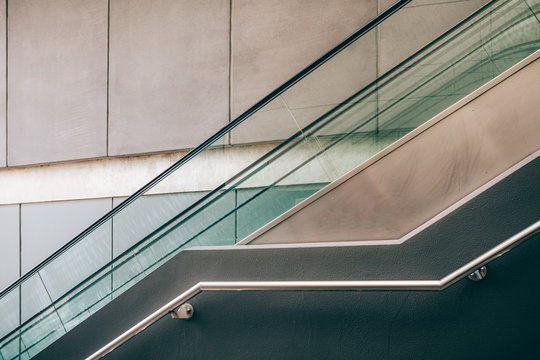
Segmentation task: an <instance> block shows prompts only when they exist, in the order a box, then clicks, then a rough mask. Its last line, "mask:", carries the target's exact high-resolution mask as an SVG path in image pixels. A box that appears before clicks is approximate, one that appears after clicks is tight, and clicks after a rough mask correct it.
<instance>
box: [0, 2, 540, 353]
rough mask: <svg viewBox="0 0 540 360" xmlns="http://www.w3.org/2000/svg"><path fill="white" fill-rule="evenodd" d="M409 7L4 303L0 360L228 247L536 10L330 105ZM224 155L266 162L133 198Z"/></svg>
mask: <svg viewBox="0 0 540 360" xmlns="http://www.w3.org/2000/svg"><path fill="white" fill-rule="evenodd" d="M414 5H415V1H414V0H413V1H412V2H409V1H402V2H399V3H398V4H396V5H395V6H393V7H391V8H390V9H389V10H387V11H385V12H384V13H383V14H382V15H381V16H379V17H378V18H377V19H375V20H373V21H372V22H370V23H369V24H367V25H366V26H365V27H364V28H362V29H361V30H360V31H359V32H357V33H356V34H355V35H354V36H352V37H351V38H349V39H348V40H347V41H345V42H344V43H343V44H340V46H338V48H336V49H334V50H333V51H332V52H330V53H328V54H327V55H325V57H323V60H321V61H320V62H317V63H316V64H315V65H314V66H311V67H309V68H307V69H306V70H305V71H304V72H302V73H301V74H300V75H298V76H297V77H295V78H294V79H292V80H291V81H290V82H288V83H286V84H285V85H284V86H282V87H281V88H280V89H278V90H276V91H275V92H274V93H272V94H270V95H269V96H268V97H266V98H265V99H263V100H261V102H259V103H258V104H257V105H256V106H254V107H253V108H252V109H250V110H248V111H247V112H246V113H244V114H242V115H241V116H240V117H239V118H238V119H236V120H235V121H233V122H231V123H230V124H229V125H227V126H226V127H225V128H224V129H222V130H221V131H220V132H218V133H217V134H216V135H214V136H213V137H211V138H210V139H209V140H207V141H205V142H204V143H203V144H201V145H200V146H198V147H197V148H195V149H194V150H193V151H191V152H190V153H189V154H187V155H186V156H185V157H184V158H182V159H181V160H179V161H178V162H177V163H176V164H175V165H173V166H172V167H171V168H170V169H168V170H167V171H165V172H164V173H163V174H162V175H160V176H159V177H158V178H156V179H155V180H153V181H152V182H151V183H149V184H148V185H147V186H145V187H144V188H143V189H141V190H140V191H138V192H137V193H136V194H134V195H133V196H132V197H130V198H128V199H127V200H125V201H124V202H123V203H122V204H121V205H119V206H118V207H116V208H115V209H113V211H112V212H111V213H109V214H107V215H106V216H105V217H103V218H102V219H100V220H99V221H98V222H97V223H96V224H94V225H93V226H92V227H90V228H89V229H87V230H86V231H85V232H83V233H82V234H81V235H79V236H78V237H77V238H76V239H74V240H73V241H72V242H70V243H69V244H68V245H66V246H65V247H63V248H62V249H60V250H59V251H58V252H57V253H55V254H54V255H53V256H52V257H51V258H49V259H47V260H46V261H45V262H44V263H42V264H40V265H39V266H38V267H37V268H36V269H34V270H33V271H31V272H30V273H29V274H27V275H26V276H24V277H23V278H21V279H20V280H19V281H18V282H16V283H15V284H13V285H12V286H10V287H9V288H8V289H6V291H4V292H3V293H2V294H1V295H0V296H1V298H0V312H1V313H2V316H3V318H4V319H5V320H4V321H3V324H2V333H1V334H0V336H1V340H0V354H1V357H2V358H3V359H13V358H21V359H24V358H30V357H32V356H35V355H37V354H38V353H39V352H40V351H41V350H43V349H45V348H46V347H47V346H48V345H49V344H51V343H52V342H54V341H55V340H56V339H58V338H60V337H61V336H63V335H64V334H66V333H67V332H69V331H70V330H72V329H73V328H75V327H76V326H77V325H78V324H80V323H81V322H82V321H84V320H85V319H87V318H88V317H89V316H90V315H92V314H93V313H95V312H97V311H98V310H99V309H101V308H102V307H103V306H105V305H106V304H108V303H110V302H111V301H113V300H114V299H116V298H117V297H118V296H120V295H121V294H122V293H123V292H124V291H126V290H127V289H128V288H130V287H131V286H133V285H134V284H135V283H137V282H138V281H140V280H141V279H143V278H144V277H146V276H147V275H148V274H150V273H152V272H153V271H154V270H156V269H157V268H159V267H161V265H163V264H165V263H166V262H167V261H168V260H169V259H171V258H172V257H173V256H175V255H176V254H178V252H179V251H181V250H182V249H186V248H188V247H192V246H201V245H202V246H216V245H232V244H235V243H236V242H239V241H241V240H242V239H244V238H246V237H247V236H249V235H250V234H252V233H253V232H255V231H256V230H257V229H259V228H260V227H261V226H264V225H265V224H267V223H269V222H271V221H272V220H274V219H275V218H276V217H279V216H281V215H282V214H283V213H285V212H286V211H288V210H290V209H291V208H293V207H294V206H296V205H297V204H298V203H301V202H302V201H303V199H305V198H309V197H310V196H311V195H313V194H315V193H316V192H318V191H319V190H321V189H323V188H324V187H326V186H327V185H328V184H331V183H332V182H334V181H336V180H338V179H340V178H341V177H343V176H344V175H346V174H347V173H348V172H349V171H351V170H352V169H354V168H355V167H357V166H358V165H360V164H361V163H363V162H364V161H365V160H366V159H367V158H370V157H371V156H372V155H375V154H376V153H377V152H379V151H380V150H382V149H383V148H385V147H386V146H388V145H389V144H391V143H393V142H394V141H396V140H398V139H400V138H401V137H403V136H404V135H406V134H408V133H410V132H411V131H413V130H414V129H415V128H417V127H418V126H421V125H422V124H423V123H425V122H427V121H429V120H430V119H431V118H433V117H434V116H435V115H437V114H438V113H440V112H441V111H443V110H445V109H446V108H448V107H449V106H451V105H452V104H454V103H455V102H457V101H458V100H460V99H461V98H463V97H464V96H467V95H468V94H470V93H471V92H472V91H474V90H475V89H477V88H479V87H481V86H482V85H484V84H486V83H487V82H489V81H490V80H492V79H494V78H495V77H497V76H498V75H500V74H502V73H504V72H505V71H507V70H508V69H509V68H511V67H512V66H513V65H515V64H516V63H518V62H520V61H522V60H523V59H525V58H527V57H528V56H529V55H531V54H532V53H533V52H535V51H536V50H538V49H539V48H540V22H539V20H538V17H537V16H538V13H539V12H540V3H539V2H537V1H536V2H533V1H530V0H528V1H523V0H520V1H517V0H507V1H503V0H500V1H491V2H489V3H488V4H487V5H485V6H484V7H482V8H481V9H479V10H478V11H476V12H475V13H474V14H472V15H471V16H469V17H468V18H467V19H465V20H464V21H462V22H461V23H460V24H458V25H456V26H455V27H454V28H453V29H451V30H449V31H448V32H446V33H445V34H444V35H442V36H440V37H439V38H437V39H435V40H434V41H433V42H431V43H430V44H428V45H427V46H426V47H424V48H423V49H422V50H420V51H419V52H417V53H415V54H413V55H412V56H410V57H409V58H408V59H406V60H404V61H403V62H401V63H400V64H399V65H397V66H396V67H394V68H393V69H391V70H390V71H388V72H386V73H385V74H383V75H380V76H377V74H373V76H372V79H371V80H370V81H369V82H368V84H367V85H366V84H363V83H362V84H359V85H358V87H357V88H355V89H354V91H350V89H349V90H348V91H349V92H348V93H347V94H346V95H344V94H342V91H341V93H340V91H336V89H335V87H333V86H332V84H333V81H335V79H340V78H341V79H343V78H347V77H349V76H351V75H350V74H347V73H346V72H344V71H343V69H341V68H340V67H339V64H340V62H342V61H343V59H344V58H349V57H350V56H351V54H361V55H360V58H358V59H356V61H357V62H358V63H364V62H367V61H371V60H373V59H372V58H375V57H376V56H377V55H376V54H373V53H364V52H363V51H362V50H363V49H364V48H365V47H366V46H367V45H366V41H367V40H366V39H369V38H370V37H371V36H372V35H373V34H374V33H375V32H377V31H379V30H380V29H381V27H382V26H384V25H385V24H388V22H391V21H392V19H393V17H392V16H393V14H395V13H399V11H402V10H400V9H401V8H402V7H403V6H405V8H407V7H409V6H414ZM336 64H337V65H336ZM329 79H330V80H329ZM351 93H352V94H351ZM269 118H271V119H272V121H273V125H272V127H271V128H268V127H266V128H265V131H264V132H257V131H256V129H257V128H258V127H261V124H264V123H265V122H266V121H268V119H269ZM269 129H270V130H269ZM253 134H256V135H253ZM232 143H234V144H238V143H241V144H242V145H241V146H240V145H231V144H232ZM238 147H241V148H242V149H244V150H246V151H249V150H250V149H252V150H253V152H254V153H257V152H258V151H260V149H264V150H265V151H266V153H264V154H263V155H262V156H261V157H260V158H259V159H255V161H254V162H252V163H251V164H249V163H248V164H241V165H240V169H241V170H240V171H239V172H238V173H236V174H234V173H232V174H229V173H228V172H227V171H224V174H220V175H219V176H217V179H218V180H216V179H210V181H209V182H210V183H213V184H214V190H212V191H210V192H207V193H193V194H190V195H189V196H188V197H187V198H186V196H180V194H170V195H151V196H142V195H143V194H145V193H147V192H148V191H149V190H151V189H152V190H156V189H157V190H159V188H160V187H161V188H167V187H168V186H170V185H171V184H178V183H181V182H182V179H183V178H185V177H190V176H194V175H193V174H192V173H191V171H192V169H190V165H191V164H196V163H197V162H203V163H204V161H205V160H206V159H210V158H214V159H215V158H218V159H228V158H230V156H231V153H232V152H234V151H236V150H237V148H238ZM223 176H225V179H224V180H226V181H221V180H220V179H221V177H223ZM229 176H231V177H230V178H229V179H226V178H227V177H229ZM216 182H217V183H216ZM435 214H436V213H434V214H432V215H435Z"/></svg>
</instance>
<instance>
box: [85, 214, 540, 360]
mask: <svg viewBox="0 0 540 360" xmlns="http://www.w3.org/2000/svg"><path fill="white" fill-rule="evenodd" d="M539 230H540V220H538V221H537V222H535V223H534V224H532V225H530V226H528V227H527V228H525V229H523V230H522V231H520V232H519V233H517V234H515V235H514V236H512V237H510V238H509V239H507V240H505V241H504V242H502V243H501V244H499V245H497V246H495V247H494V248H492V249H491V250H489V251H487V252H485V253H484V254H482V255H480V256H479V257H477V258H476V259H474V260H472V261H470V262H469V263H467V264H465V265H464V266H462V267H460V268H459V269H457V270H456V271H453V272H452V273H450V274H448V275H447V276H445V277H443V278H442V279H440V280H360V281H201V282H199V283H197V284H196V285H195V286H193V287H191V288H190V289H189V290H187V291H185V292H183V293H182V294H180V295H179V296H177V297H176V298H174V299H173V300H171V301H169V302H168V303H167V304H166V305H164V306H162V307H161V308H159V309H158V310H156V311H155V312H153V313H152V314H150V315H149V316H147V317H146V318H145V319H144V320H142V321H140V322H139V323H138V324H136V325H135V326H133V327H131V328H130V329H129V330H127V331H125V332H124V333H123V334H122V335H120V336H118V337H117V338H116V339H114V340H113V341H111V342H109V343H108V344H107V345H105V346H104V347H102V348H101V349H99V350H98V351H96V352H95V353H93V354H92V355H90V356H89V357H87V358H86V360H95V359H99V358H101V357H103V356H105V355H107V354H108V353H110V352H111V351H113V350H114V349H116V348H117V347H118V346H120V345H122V344H123V343H124V342H126V341H127V340H129V339H130V338H132V337H133V336H135V335H137V334H138V333H140V332H141V331H143V330H144V329H146V328H147V327H148V326H150V325H152V324H153V323H154V322H156V321H157V320H159V319H161V318H162V317H164V316H166V315H167V314H168V313H170V312H172V311H174V310H175V309H177V308H178V307H179V306H181V305H183V304H184V303H186V302H187V301H189V300H190V299H192V298H194V297H195V296H197V295H198V294H199V293H201V292H203V291H246V290H249V291H301V290H319V291H329V290H407V291H418V290H439V291H440V290H444V289H446V288H447V287H449V286H450V285H452V284H454V283H456V282H457V281H459V280H461V279H463V278H464V277H466V276H468V275H469V274H471V273H472V272H474V271H475V270H477V269H478V268H480V267H482V266H484V265H486V264H487V263H488V262H490V261H492V260H494V259H495V258H497V257H499V256H501V255H503V254H505V253H506V252H508V251H510V250H511V249H513V248H514V247H516V246H517V245H519V244H520V243H522V242H523V241H525V240H526V239H527V238H529V237H530V236H532V235H534V234H535V233H537V232H539Z"/></svg>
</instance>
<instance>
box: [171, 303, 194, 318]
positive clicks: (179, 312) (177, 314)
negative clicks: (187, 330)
mask: <svg viewBox="0 0 540 360" xmlns="http://www.w3.org/2000/svg"><path fill="white" fill-rule="evenodd" d="M193 312H194V310H193V306H191V305H190V304H188V303H185V304H182V305H180V306H179V307H177V308H176V309H174V310H173V311H171V317H172V318H173V319H184V320H189V319H191V317H192V316H193Z"/></svg>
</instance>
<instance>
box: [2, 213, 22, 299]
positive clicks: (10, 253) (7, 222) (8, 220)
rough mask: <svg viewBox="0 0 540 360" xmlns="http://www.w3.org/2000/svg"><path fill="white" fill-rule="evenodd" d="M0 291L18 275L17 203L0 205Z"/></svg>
mask: <svg viewBox="0 0 540 360" xmlns="http://www.w3.org/2000/svg"><path fill="white" fill-rule="evenodd" d="M0 249H2V250H1V251H0V291H1V290H2V289H4V288H5V287H7V286H9V285H10V284H11V283H12V282H14V281H15V280H17V278H18V277H19V205H4V206H0Z"/></svg>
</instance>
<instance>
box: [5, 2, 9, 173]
mask: <svg viewBox="0 0 540 360" xmlns="http://www.w3.org/2000/svg"><path fill="white" fill-rule="evenodd" d="M8 2H9V0H6V167H7V166H8Z"/></svg>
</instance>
